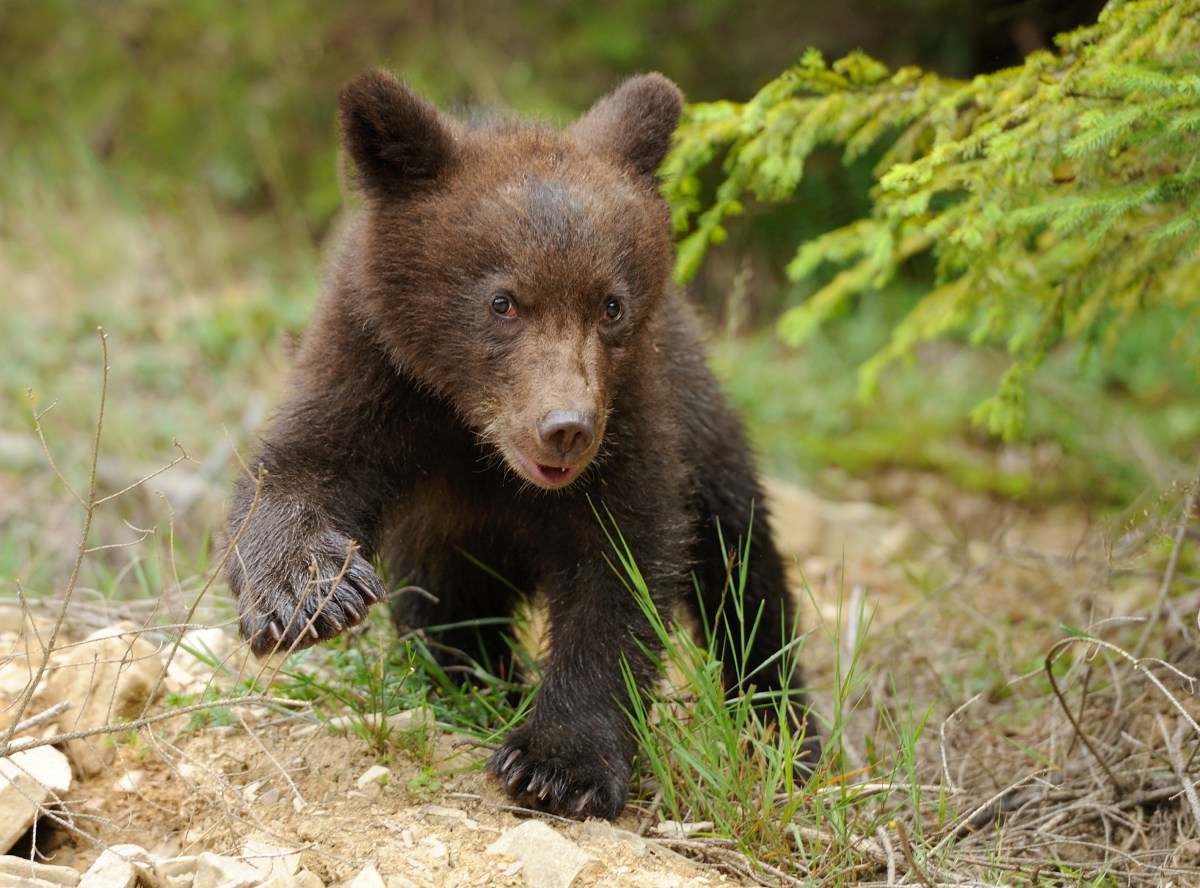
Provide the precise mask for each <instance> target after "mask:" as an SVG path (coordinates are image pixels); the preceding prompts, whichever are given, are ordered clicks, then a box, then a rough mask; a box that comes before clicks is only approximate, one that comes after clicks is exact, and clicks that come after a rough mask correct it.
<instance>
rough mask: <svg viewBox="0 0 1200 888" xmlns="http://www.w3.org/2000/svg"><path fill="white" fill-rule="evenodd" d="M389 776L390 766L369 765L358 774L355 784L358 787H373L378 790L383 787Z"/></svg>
mask: <svg viewBox="0 0 1200 888" xmlns="http://www.w3.org/2000/svg"><path fill="white" fill-rule="evenodd" d="M391 776H392V769H391V768H385V767H383V765H371V767H369V768H367V770H365V771H363V772H362V774H360V775H359V778H358V780H357V781H355V785H356V786H357V787H358V788H359V789H367V788H368V787H373V788H375V789H377V790H378V789H382V788H383V786H384V785H385V784H386V783H387V781H388V778H390V777H391Z"/></svg>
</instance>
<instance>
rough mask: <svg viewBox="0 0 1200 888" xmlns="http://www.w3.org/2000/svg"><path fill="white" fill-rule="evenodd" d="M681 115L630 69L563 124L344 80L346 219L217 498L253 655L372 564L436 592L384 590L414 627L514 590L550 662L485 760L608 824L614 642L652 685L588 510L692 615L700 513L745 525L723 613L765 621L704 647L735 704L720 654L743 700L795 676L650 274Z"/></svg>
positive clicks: (709, 572)
mask: <svg viewBox="0 0 1200 888" xmlns="http://www.w3.org/2000/svg"><path fill="white" fill-rule="evenodd" d="M681 103H682V97H681V96H680V94H679V91H678V89H677V88H676V87H675V86H674V84H672V83H671V82H670V81H668V80H666V79H665V78H663V77H661V76H659V75H647V76H643V77H639V78H635V79H633V80H630V81H628V82H626V83H625V84H624V85H623V86H621V87H620V88H619V89H618V90H616V91H615V92H614V93H613V94H611V95H610V96H608V97H606V98H604V99H602V100H601V101H599V102H598V103H597V104H596V105H595V106H594V107H593V108H592V110H591V111H590V112H588V114H587V115H585V116H584V117H583V118H582V119H581V120H580V121H578V122H577V123H576V124H575V125H574V127H572V128H571V129H570V130H568V131H566V132H558V131H554V130H551V129H549V128H546V127H541V126H537V125H532V124H528V123H517V122H508V121H492V122H485V123H483V124H481V125H477V126H474V127H468V126H467V125H465V124H463V123H461V122H458V121H456V120H453V119H451V118H449V117H446V116H445V115H442V114H441V113H440V112H438V111H437V110H436V109H434V108H433V107H432V106H431V105H429V104H428V103H426V102H425V101H423V100H422V99H420V98H418V97H417V96H416V95H414V94H413V93H412V92H411V91H410V90H408V89H407V88H406V87H405V86H404V85H403V84H401V83H400V82H399V81H397V80H396V79H395V78H394V77H392V76H391V75H390V74H386V73H381V72H379V73H369V74H365V75H363V76H361V77H360V78H359V79H357V80H356V81H354V83H352V84H351V85H350V86H349V87H347V88H346V89H345V90H344V91H343V93H342V97H341V112H340V121H341V128H342V136H343V142H344V145H345V148H346V150H347V152H348V154H349V156H350V158H351V160H352V161H353V163H354V168H355V171H356V177H357V182H358V186H359V188H360V190H361V191H362V193H363V195H364V197H365V199H366V206H365V207H364V209H363V211H362V212H361V214H360V217H359V219H358V221H357V222H356V224H355V225H354V227H353V228H352V230H351V231H350V233H349V234H348V236H347V237H346V239H345V241H344V243H343V245H342V247H341V249H340V251H339V253H338V255H337V256H336V260H335V263H334V270H333V274H332V278H331V281H330V284H329V287H328V289H327V292H326V294H325V296H324V298H323V299H322V300H321V302H320V304H319V305H318V308H317V311H316V317H315V318H314V321H313V323H312V326H311V328H310V330H309V332H308V334H307V335H306V337H305V338H304V341H303V342H302V344H301V348H300V351H299V354H298V356H297V360H296V366H295V370H294V372H293V375H292V378H291V385H290V391H289V394H288V396H287V399H286V400H285V402H284V403H283V404H282V405H281V407H280V408H279V411H278V413H277V415H276V417H275V419H274V421H273V422H272V423H271V424H270V426H269V427H268V428H267V430H266V431H265V432H264V435H263V439H262V442H261V445H260V447H259V450H258V453H257V454H256V456H255V457H254V458H253V459H252V460H251V463H250V465H251V466H252V467H253V468H255V469H258V468H259V467H261V469H262V471H263V473H264V475H263V483H262V487H261V492H259V493H258V499H257V502H256V501H255V498H256V483H255V480H254V478H252V477H245V478H242V479H241V480H239V482H238V483H237V486H236V489H235V493H234V499H233V504H232V507H231V512H230V532H231V534H239V533H240V535H239V536H237V539H236V545H235V546H234V551H233V553H232V557H231V559H230V562H229V563H230V567H229V570H228V574H229V581H230V585H231V587H232V589H233V592H234V594H235V595H236V596H237V600H238V606H239V610H240V613H241V626H242V631H243V632H244V633H245V634H246V636H247V637H248V638H250V643H251V646H252V648H253V649H254V650H255V651H257V652H267V651H270V650H273V649H275V648H277V647H282V648H285V649H286V648H289V647H295V646H304V645H306V644H311V643H313V642H314V641H317V640H320V639H323V638H328V637H331V636H333V635H335V634H337V633H339V632H341V631H342V630H343V629H344V628H346V627H347V626H349V625H352V624H354V623H357V622H358V621H359V620H361V619H362V618H363V616H364V614H365V613H366V610H367V608H368V607H369V606H370V605H371V604H373V603H375V602H376V601H379V600H381V599H383V598H385V597H386V596H387V590H386V589H385V588H384V586H383V584H382V582H381V581H380V579H379V577H378V576H377V575H376V573H375V571H374V570H373V569H372V568H371V565H370V562H369V559H371V558H373V557H379V558H381V559H382V560H383V562H384V563H385V564H386V565H387V567H388V568H389V572H388V573H389V576H391V577H393V578H395V579H396V580H400V579H404V578H407V582H409V583H411V584H413V585H416V586H420V587H422V588H424V589H426V590H428V591H429V592H430V593H431V597H427V596H423V595H419V594H413V593H405V594H401V595H398V596H396V598H395V600H394V601H393V603H392V607H393V612H394V614H395V617H396V620H397V622H398V623H400V624H401V625H402V626H405V627H409V628H423V627H435V626H443V625H447V624H453V623H459V622H462V621H465V620H471V619H475V618H479V617H502V618H503V617H508V616H509V615H510V614H511V612H512V608H513V605H514V598H515V594H514V589H516V590H520V591H521V593H527V594H528V593H533V592H535V591H539V592H541V593H542V594H543V595H544V596H545V600H546V602H547V605H548V615H549V651H548V653H547V655H546V662H545V667H544V675H545V678H544V680H543V683H542V686H541V688H540V689H539V691H538V693H537V696H536V698H535V702H534V705H533V709H532V711H531V713H530V716H529V719H528V721H527V722H526V723H525V724H524V725H522V726H521V727H519V728H517V729H516V730H514V731H513V732H512V733H510V734H509V736H508V737H507V738H506V740H505V742H504V743H503V744H502V745H501V747H500V749H499V750H498V751H497V752H496V753H495V755H494V756H493V757H492V760H491V762H490V764H489V770H490V771H491V773H492V774H493V775H495V776H496V777H497V778H498V779H499V780H500V781H501V782H502V783H503V784H504V785H505V787H506V788H507V789H508V791H509V792H510V793H511V794H512V795H513V796H514V797H515V798H517V799H520V800H523V801H524V802H526V803H528V804H531V805H534V806H536V807H539V808H544V809H546V810H549V811H553V812H556V813H560V814H565V815H569V816H589V815H596V816H601V817H608V818H612V817H615V816H616V815H617V814H618V813H619V812H620V810H621V808H622V806H623V804H624V799H625V793H626V787H627V783H628V779H629V776H630V760H631V757H632V754H633V752H634V744H633V740H632V737H631V734H630V731H629V728H628V725H627V722H626V717H625V715H624V713H623V706H625V705H628V697H627V695H626V692H625V689H624V683H623V679H622V674H621V661H622V658H623V657H624V658H625V659H626V660H627V661H628V662H629V663H630V665H631V667H632V669H633V673H634V676H635V678H636V680H637V681H638V683H639V686H640V687H642V688H643V689H645V688H648V686H649V683H650V680H651V678H652V675H651V667H650V663H649V660H648V658H647V657H646V655H645V653H644V652H643V649H642V648H643V646H645V647H649V648H653V646H654V644H655V641H654V635H653V633H652V631H651V629H650V627H649V625H648V623H647V621H646V620H645V619H644V617H643V616H642V614H641V612H640V610H639V608H638V605H637V603H636V602H635V601H634V600H633V598H632V597H631V596H630V595H629V593H628V591H627V590H626V588H625V586H624V585H623V583H622V581H621V578H620V577H619V576H617V574H616V573H615V572H614V570H613V569H612V567H611V566H610V564H609V562H608V556H609V555H610V551H611V550H610V548H609V546H608V543H607V542H606V540H605V536H604V531H603V528H602V526H601V524H600V522H599V521H598V520H597V517H596V510H599V511H600V513H601V514H611V516H612V518H613V520H614V521H615V523H616V525H617V527H619V529H620V531H621V533H622V534H623V536H624V538H625V539H626V540H627V541H628V543H629V545H630V547H631V549H632V552H633V554H634V556H635V558H636V561H637V564H638V566H639V568H640V569H641V571H642V573H643V575H644V577H645V578H646V581H647V583H648V585H649V588H650V590H651V593H652V595H653V596H654V599H655V601H656V602H657V603H658V605H659V607H660V610H661V611H662V612H664V613H666V612H669V609H670V606H671V604H672V602H674V601H676V600H679V599H681V598H682V599H683V600H686V601H688V602H690V604H691V607H692V609H693V611H696V612H699V607H698V605H699V604H700V602H701V601H702V603H703V611H704V613H706V614H707V615H709V617H710V618H712V617H713V616H714V615H716V614H718V613H719V612H722V606H723V604H724V595H725V593H726V591H727V588H726V587H727V580H726V572H727V560H728V553H727V552H726V551H725V549H723V548H722V546H721V544H720V543H719V542H718V533H717V526H718V524H719V526H720V528H721V529H722V530H723V532H724V534H725V536H726V538H727V539H729V540H730V541H731V543H732V541H736V540H737V539H739V538H744V537H745V536H746V535H747V534H749V533H750V532H751V527H750V522H751V515H752V514H753V515H754V517H755V519H756V527H755V529H754V533H753V535H752V536H751V541H752V548H751V552H750V557H749V564H748V569H749V579H748V582H747V586H746V592H745V597H746V613H747V614H748V615H749V616H748V618H747V620H748V621H749V620H750V619H752V618H754V617H756V616H757V617H758V618H759V620H760V624H761V627H762V628H761V629H760V630H759V632H758V634H757V636H756V638H755V641H754V643H753V644H752V645H751V647H750V649H749V651H748V652H747V653H746V655H745V659H744V661H739V659H738V658H737V657H736V656H735V654H734V650H733V649H734V648H736V647H738V645H726V644H725V643H724V640H723V639H724V635H723V632H724V631H725V629H726V628H727V627H726V621H728V620H729V619H731V617H732V616H733V615H731V614H730V613H729V610H730V609H729V608H725V609H724V611H723V614H724V616H723V617H722V618H719V619H715V620H714V623H715V625H714V626H713V629H714V631H715V632H716V635H717V638H718V644H719V645H720V646H721V648H722V654H723V656H724V657H725V663H726V665H725V676H726V681H727V683H728V685H729V687H730V689H731V691H737V690H738V688H737V687H736V685H737V681H738V676H739V675H740V674H743V670H744V671H745V673H750V672H752V671H754V670H755V669H758V672H757V673H756V674H755V675H754V676H753V679H752V680H753V682H754V683H755V684H756V685H757V687H758V688H759V689H767V690H772V689H775V690H779V689H782V688H785V687H790V686H792V684H793V681H794V677H793V676H790V675H786V674H780V672H779V664H778V662H775V661H773V658H777V654H778V651H779V647H780V641H781V639H782V638H784V637H785V635H786V634H787V633H789V632H790V631H791V630H792V628H793V613H792V608H791V604H790V600H789V597H788V592H787V588H786V585H785V582H784V577H783V571H782V565H781V563H780V559H779V556H778V553H777V552H776V551H775V548H774V546H773V544H772V542H771V539H770V536H769V533H768V532H767V529H766V523H765V521H764V520H763V518H764V512H763V506H762V502H761V499H762V497H761V490H760V488H759V485H758V482H757V479H756V477H755V474H754V471H753V468H752V464H751V458H750V454H749V453H748V450H747V448H746V445H745V442H744V440H743V437H742V433H741V430H740V429H739V427H738V423H737V422H736V420H735V419H734V418H733V416H732V415H731V413H730V412H729V410H728V408H727V407H726V406H725V403H724V401H723V399H722V397H721V394H720V392H719V389H718V387H717V385H716V382H715V380H714V379H713V377H712V375H711V374H710V373H709V371H708V370H707V368H706V367H705V365H704V361H703V350H702V346H701V343H700V339H699V336H698V334H697V329H696V324H695V323H694V320H693V318H692V316H691V313H690V312H689V310H688V309H687V307H686V306H685V305H684V303H683V302H682V301H681V299H680V298H679V297H678V296H677V295H676V294H675V293H674V291H673V290H672V289H671V287H670V285H669V274H670V268H671V261H672V245H671V241H670V234H669V231H670V225H669V217H668V212H667V208H666V205H665V204H664V202H663V201H662V199H661V198H660V197H659V196H658V194H657V192H656V181H655V171H656V170H657V168H658V166H659V164H660V163H661V162H662V159H663V156H664V155H665V153H666V151H667V149H668V147H669V145H670V137H671V133H672V131H673V129H674V127H675V125H676V123H677V121H678V117H679V113H680V108H681ZM752 510H753V511H752ZM467 556H470V557H467ZM479 564H483V565H486V566H487V567H488V568H489V569H490V571H484V570H482V569H481V568H480V567H479V566H478V565H479ZM693 571H694V573H695V576H696V579H697V581H698V584H699V588H700V591H701V598H700V600H697V599H696V597H695V596H694V595H690V594H688V590H689V589H690V588H691V579H690V576H691V572H693ZM500 578H503V579H502V580H501V579H500ZM743 628H744V627H738V626H736V624H735V625H734V629H735V631H737V632H741V631H742V629H743ZM437 634H438V640H439V641H441V642H442V643H444V645H445V646H446V649H447V650H451V649H459V650H463V651H466V652H467V653H468V654H470V655H471V656H473V657H475V658H477V659H479V660H480V661H490V662H492V663H496V662H498V661H500V660H502V658H503V657H504V656H505V654H506V652H507V646H506V642H505V637H504V632H503V631H502V629H501V628H500V627H497V628H489V629H481V630H471V631H466V630H463V629H448V630H445V631H441V632H439V633H437ZM447 656H449V655H447ZM767 664H771V665H767ZM759 667H763V668H761V669H760V668H759ZM622 701H624V703H623V702H622ZM801 712H802V710H801Z"/></svg>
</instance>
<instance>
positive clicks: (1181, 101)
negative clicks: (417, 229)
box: [665, 0, 1200, 438]
mask: <svg viewBox="0 0 1200 888" xmlns="http://www.w3.org/2000/svg"><path fill="white" fill-rule="evenodd" d="M1056 43H1057V51H1056V52H1047V51H1038V52H1035V53H1033V54H1031V55H1030V56H1029V57H1028V58H1026V60H1025V62H1024V64H1023V65H1020V66H1018V67H1015V68H1010V69H1006V70H1002V71H998V72H996V73H993V74H986V75H981V76H978V77H975V78H974V79H972V80H969V81H960V80H953V79H949V78H942V77H939V76H937V75H935V74H932V73H929V72H925V71H921V70H918V69H916V68H902V69H900V70H899V71H895V72H891V71H889V70H888V69H887V68H886V67H884V66H883V65H882V64H880V63H879V62H877V61H875V60H873V59H871V58H868V57H867V56H865V55H863V54H861V53H853V54H851V55H850V56H847V57H846V58H844V59H841V60H839V61H837V62H834V63H833V64H832V65H830V64H827V63H826V61H825V60H824V58H822V56H821V54H820V53H819V52H817V51H816V50H809V51H808V52H807V53H805V54H804V56H803V58H802V60H801V61H800V63H799V64H798V65H796V66H794V67H792V68H789V69H788V70H787V71H785V72H784V73H783V74H782V75H780V76H779V77H778V78H776V79H775V80H773V81H771V82H770V83H768V84H767V85H766V86H764V87H763V88H762V89H761V90H760V91H759V93H758V95H756V96H755V97H754V98H753V99H751V100H750V101H749V102H746V103H741V104H739V103H733V102H713V103H705V104H698V105H693V106H691V107H690V108H689V109H688V112H687V117H686V120H685V122H684V124H683V126H682V127H681V129H680V131H679V134H678V141H677V146H676V148H675V151H674V153H673V154H672V156H671V157H670V158H669V159H668V162H667V165H666V168H665V172H666V174H667V185H666V194H667V197H668V199H669V200H670V202H671V204H672V207H673V213H674V218H675V223H676V227H677V228H678V229H679V230H680V231H686V232H688V233H687V236H686V237H685V238H684V239H683V241H682V243H681V245H680V249H679V257H678V265H677V274H678V277H679V278H681V279H686V278H689V277H691V276H692V275H693V274H694V273H695V271H696V269H697V268H698V266H699V263H700V261H701V258H702V257H703V255H704V253H705V251H706V250H707V249H708V248H709V246H710V245H712V244H716V243H720V242H721V241H722V240H723V239H724V237H725V224H726V221H727V220H728V219H729V218H730V217H731V216H735V215H738V214H739V213H741V212H743V209H744V202H745V201H746V200H747V198H748V197H750V196H752V197H753V198H755V199H757V200H760V201H766V202H781V201H787V200H789V199H791V198H792V197H793V195H794V194H795V192H796V188H797V186H798V185H799V184H800V182H801V179H802V178H803V176H804V169H805V163H806V161H807V160H808V159H809V158H810V157H811V155H812V154H813V152H814V151H815V150H816V149H817V148H818V147H819V146H822V145H833V146H839V147H840V148H841V149H842V151H843V152H844V158H845V160H846V162H847V163H851V162H853V161H855V160H857V159H858V158H860V157H863V156H875V155H878V154H882V157H881V159H880V160H879V162H878V164H877V165H876V167H875V173H874V175H875V179H876V185H875V187H874V190H873V191H872V193H871V199H872V208H871V211H870V214H869V215H868V216H866V217H864V218H860V219H857V220H855V221H853V222H851V223H850V224H848V225H845V226H843V227H841V228H838V229H836V230H833V231H829V232H827V233H825V234H823V235H820V236H819V237H816V238H815V239H812V240H809V241H807V242H805V243H802V244H800V245H799V249H798V250H797V252H796V254H795V257H794V258H793V260H792V261H791V263H790V264H789V265H788V267H787V273H788V276H789V278H790V279H791V280H792V281H795V282H810V281H812V282H815V288H816V292H814V293H812V295H811V296H809V298H808V299H807V300H806V301H805V302H804V303H803V304H801V305H799V306H796V307H794V308H792V309H790V310H788V311H787V312H785V314H784V315H783V317H782V319H781V320H780V324H779V329H780V332H781V333H782V335H783V337H784V338H785V339H786V340H788V341H789V342H792V343H800V342H803V341H806V340H807V339H809V338H810V337H811V336H812V335H813V333H814V331H815V330H816V329H817V328H818V327H819V326H820V325H821V324H823V323H824V322H826V321H827V320H828V319H829V318H831V317H832V316H834V315H835V314H836V313H838V312H839V311H842V310H844V309H845V308H846V307H847V306H849V305H851V304H852V303H853V300H855V299H856V298H858V297H862V296H875V295H878V294H879V293H880V292H881V291H884V288H886V287H887V286H888V285H889V283H891V282H892V281H894V280H895V279H896V278H897V276H898V275H900V274H901V273H903V272H904V271H905V270H906V269H909V270H911V269H912V268H913V266H914V264H916V262H915V260H917V259H918V257H922V256H929V257H931V258H932V260H933V264H934V266H935V270H934V273H933V277H932V280H931V281H928V282H927V287H926V292H925V293H924V294H923V296H922V298H920V299H919V300H918V301H917V302H916V304H915V305H914V306H913V308H912V309H911V310H910V311H909V312H908V314H907V315H906V316H905V317H904V318H903V320H901V321H900V322H899V323H898V324H897V325H896V327H895V328H894V330H893V332H892V335H891V338H890V340H889V341H888V342H887V344H886V345H884V346H883V348H881V349H880V350H879V351H878V352H877V353H876V354H875V355H874V357H872V358H870V359H869V360H867V361H866V362H865V363H864V364H862V365H861V367H860V370H859V389H860V393H861V394H863V395H864V396H865V395H870V394H871V393H872V392H873V391H874V389H875V387H876V385H877V382H878V380H879V377H880V373H881V372H882V371H883V369H884V368H885V367H887V366H888V365H889V364H890V363H891V362H893V361H895V360H896V359H897V358H899V357H901V356H904V355H908V354H911V353H912V351H913V349H914V347H915V346H916V345H917V344H918V343H920V342H923V341H927V340H932V339H938V338H947V337H956V336H965V337H966V338H968V339H969V340H970V341H971V342H972V343H974V344H983V343H996V344H1001V345H1003V346H1004V347H1005V348H1006V349H1007V350H1008V352H1009V353H1010V355H1011V363H1010V365H1009V367H1008V369H1007V370H1006V371H1005V372H1004V374H1003V376H1002V378H1001V380H1000V383H999V388H998V391H997V392H996V393H995V394H994V395H993V396H992V397H990V398H989V399H987V400H985V401H984V402H983V403H982V404H980V405H979V406H978V407H977V408H976V409H975V412H974V416H975V417H976V419H977V420H979V421H981V422H983V423H985V424H986V425H987V426H988V427H989V428H990V429H991V430H992V431H993V432H996V433H1001V434H1003V435H1004V436H1005V437H1006V438H1013V437H1015V436H1017V435H1018V434H1019V433H1021V432H1022V431H1023V430H1024V428H1025V422H1026V413H1027V409H1028V407H1027V403H1026V381H1027V379H1028V378H1029V377H1030V375H1031V374H1032V373H1033V371H1034V370H1035V369H1036V368H1037V367H1038V366H1039V365H1040V364H1041V363H1042V361H1043V360H1044V359H1045V357H1046V356H1047V354H1049V353H1050V351H1051V350H1052V349H1053V348H1054V347H1055V346H1056V345H1057V344H1059V343H1060V342H1062V341H1066V340H1076V341H1079V342H1082V343H1084V344H1085V346H1087V347H1088V348H1093V347H1095V348H1097V349H1107V350H1108V353H1110V354H1111V351H1112V349H1114V348H1115V346H1116V344H1117V343H1118V342H1119V340H1120V339H1121V338H1122V337H1123V336H1124V334H1125V332H1126V330H1127V328H1128V326H1129V322H1130V320H1131V319H1133V318H1135V317H1139V316H1141V315H1142V314H1144V313H1145V312H1146V310H1147V309H1149V308H1154V307H1166V308H1169V309H1173V310H1174V317H1175V321H1174V331H1173V334H1172V335H1171V336H1170V337H1168V340H1167V341H1168V342H1169V343H1170V344H1172V345H1174V346H1175V347H1176V349H1177V351H1178V353H1179V354H1180V355H1181V356H1182V358H1183V359H1184V360H1185V361H1187V362H1189V363H1190V365H1191V366H1192V368H1193V370H1195V369H1197V368H1200V363H1198V358H1197V356H1198V355H1200V351H1197V350H1196V349H1195V348H1193V347H1190V345H1189V344H1190V343H1191V342H1192V341H1193V340H1194V336H1195V330H1196V320H1197V316H1198V315H1197V307H1198V303H1197V299H1196V290H1195V287H1194V286H1193V283H1194V281H1195V279H1196V276H1197V274H1198V269H1197V261H1198V259H1197V256H1198V254H1200V199H1198V198H1200V162H1198V161H1200V156H1198V155H1197V152H1196V137H1197V132H1198V131H1200V73H1198V72H1200V49H1198V47H1200V2H1198V0H1112V2H1110V3H1109V4H1108V6H1107V7H1106V8H1105V9H1104V11H1103V12H1102V13H1101V15H1100V18H1099V21H1098V23H1096V24H1095V25H1092V26H1090V27H1085V28H1081V29H1079V30H1076V31H1073V32H1071V33H1067V34H1063V35H1060V36H1059V37H1058V38H1057V40H1056ZM719 157H721V158H723V173H724V176H723V181H721V183H720V184H719V186H718V187H717V189H716V192H715V194H714V195H712V196H711V197H709V196H706V194H705V191H704V188H703V184H702V183H703V176H702V174H703V173H704V172H705V171H706V169H707V168H708V167H709V166H710V164H712V163H713V162H714V161H715V160H717V159H718V158H719ZM1164 344H1165V343H1164Z"/></svg>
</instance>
